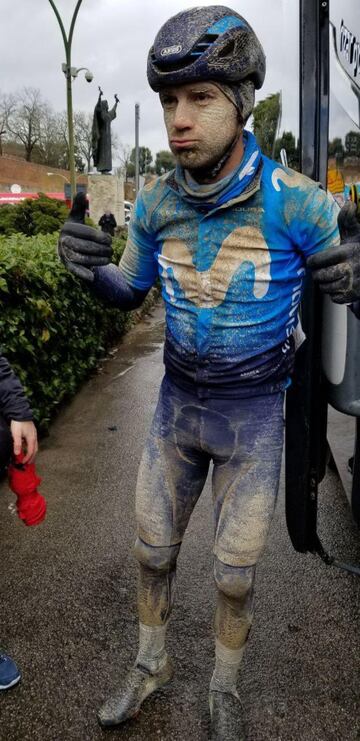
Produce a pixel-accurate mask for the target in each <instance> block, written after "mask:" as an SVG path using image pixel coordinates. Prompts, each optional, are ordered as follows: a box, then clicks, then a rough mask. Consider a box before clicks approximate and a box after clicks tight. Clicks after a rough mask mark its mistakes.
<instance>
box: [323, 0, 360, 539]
mask: <svg viewBox="0 0 360 741" xmlns="http://www.w3.org/2000/svg"><path fill="white" fill-rule="evenodd" d="M329 20H330V44H329V46H330V49H329V52H330V56H329V72H330V100H329V103H330V109H329V113H330V115H329V147H328V188H329V189H330V190H331V192H332V193H333V195H334V198H335V199H336V200H337V201H338V203H339V205H340V206H342V205H343V203H344V202H345V200H347V199H351V200H353V201H355V202H356V203H358V202H359V209H358V212H359V215H360V5H359V3H358V2H357V0H331V5H330V19H329ZM359 309H360V304H353V305H352V306H337V305H336V304H334V303H333V302H332V301H330V299H328V298H326V299H325V301H324V315H323V332H322V363H323V371H324V377H325V384H326V392H327V398H328V401H329V404H330V405H331V406H330V408H329V423H328V440H329V444H330V448H331V453H332V456H333V459H334V462H335V464H336V467H337V470H338V472H339V475H340V477H341V479H342V482H343V485H344V488H345V491H346V494H347V496H348V499H349V503H350V506H351V509H352V513H353V516H354V519H355V521H356V522H357V523H358V524H359V525H360V372H359V360H360V311H359Z"/></svg>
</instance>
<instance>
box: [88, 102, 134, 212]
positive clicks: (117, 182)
mask: <svg viewBox="0 0 360 741" xmlns="http://www.w3.org/2000/svg"><path fill="white" fill-rule="evenodd" d="M102 96H103V92H102V90H101V88H100V87H99V97H98V100H97V103H96V106H95V109H94V116H93V125H92V156H93V160H94V166H95V167H96V170H97V172H98V174H97V175H96V174H93V175H89V179H88V194H89V202H90V217H91V218H92V219H93V221H94V222H95V224H97V223H98V221H99V219H100V217H101V216H102V214H103V213H104V212H105V211H107V210H110V211H112V213H113V214H114V216H115V219H116V221H117V224H118V225H119V226H120V225H123V224H124V223H125V214H124V183H123V181H122V180H121V179H120V178H118V177H115V176H114V175H112V174H111V170H112V156H111V122H112V121H113V120H114V118H116V108H117V105H118V103H119V98H118V96H117V95H116V94H115V95H114V98H115V103H114V105H113V107H112V108H111V109H110V110H109V105H108V102H107V100H102Z"/></svg>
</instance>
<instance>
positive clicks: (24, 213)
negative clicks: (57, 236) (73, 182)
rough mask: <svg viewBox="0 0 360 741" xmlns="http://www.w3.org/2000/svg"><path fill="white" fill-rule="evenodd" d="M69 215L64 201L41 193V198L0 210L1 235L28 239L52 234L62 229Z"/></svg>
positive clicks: (26, 199)
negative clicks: (17, 234) (23, 235)
mask: <svg viewBox="0 0 360 741" xmlns="http://www.w3.org/2000/svg"><path fill="white" fill-rule="evenodd" d="M68 213H69V210H68V208H67V206H66V204H65V203H64V201H58V200H55V199H54V198H48V197H47V196H45V195H44V194H43V193H40V195H39V198H35V199H32V198H25V200H24V201H21V202H20V203H18V204H16V206H2V207H1V208H0V234H4V235H7V236H9V235H11V234H16V233H22V234H26V236H27V237H32V236H35V235H37V234H50V233H52V232H55V231H57V230H58V229H60V227H61V226H62V225H63V223H64V221H65V220H66V218H67V216H68Z"/></svg>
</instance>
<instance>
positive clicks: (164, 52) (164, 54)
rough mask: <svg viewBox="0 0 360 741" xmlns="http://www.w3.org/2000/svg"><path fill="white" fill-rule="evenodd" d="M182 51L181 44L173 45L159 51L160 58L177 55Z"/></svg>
mask: <svg viewBox="0 0 360 741" xmlns="http://www.w3.org/2000/svg"><path fill="white" fill-rule="evenodd" d="M181 51H182V46H181V44H175V45H174V46H165V48H164V49H161V52H160V54H161V56H162V57H169V56H170V54H179V52H181Z"/></svg>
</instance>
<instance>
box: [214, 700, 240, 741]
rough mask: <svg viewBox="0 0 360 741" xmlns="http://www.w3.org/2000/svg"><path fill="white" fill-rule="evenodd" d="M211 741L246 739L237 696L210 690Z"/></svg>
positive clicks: (238, 740)
mask: <svg viewBox="0 0 360 741" xmlns="http://www.w3.org/2000/svg"><path fill="white" fill-rule="evenodd" d="M209 705H210V715H211V735H210V739H211V741H246V734H245V725H244V716H243V710H242V707H241V703H240V700H239V698H238V697H235V695H232V694H231V693H228V692H218V691H217V690H210V694H209Z"/></svg>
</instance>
